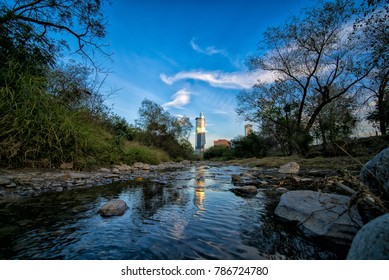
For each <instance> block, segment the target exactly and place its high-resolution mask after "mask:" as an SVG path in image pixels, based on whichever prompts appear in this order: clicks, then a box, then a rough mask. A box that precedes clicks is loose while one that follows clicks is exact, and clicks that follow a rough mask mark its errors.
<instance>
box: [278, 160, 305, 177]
mask: <svg viewBox="0 0 389 280" xmlns="http://www.w3.org/2000/svg"><path fill="white" fill-rule="evenodd" d="M299 171H300V165H299V164H298V163H297V162H295V161H291V162H288V163H287V164H284V165H282V166H280V168H279V169H278V173H283V174H297V173H299Z"/></svg>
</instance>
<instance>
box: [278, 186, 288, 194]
mask: <svg viewBox="0 0 389 280" xmlns="http://www.w3.org/2000/svg"><path fill="white" fill-rule="evenodd" d="M276 191H277V192H278V193H286V192H287V191H288V189H287V188H284V187H279V188H277V189H276Z"/></svg>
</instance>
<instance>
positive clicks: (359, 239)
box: [347, 213, 389, 260]
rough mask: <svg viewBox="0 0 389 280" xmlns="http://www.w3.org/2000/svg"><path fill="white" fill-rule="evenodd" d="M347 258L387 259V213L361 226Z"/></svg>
mask: <svg viewBox="0 0 389 280" xmlns="http://www.w3.org/2000/svg"><path fill="white" fill-rule="evenodd" d="M347 259H350V260H389V213H388V214H385V215H382V216H380V217H378V218H376V219H374V220H372V221H370V222H369V223H367V224H366V225H364V226H363V227H362V229H361V230H360V231H359V232H358V233H357V235H356V236H355V238H354V240H353V242H352V244H351V248H350V251H349V252H348V255H347Z"/></svg>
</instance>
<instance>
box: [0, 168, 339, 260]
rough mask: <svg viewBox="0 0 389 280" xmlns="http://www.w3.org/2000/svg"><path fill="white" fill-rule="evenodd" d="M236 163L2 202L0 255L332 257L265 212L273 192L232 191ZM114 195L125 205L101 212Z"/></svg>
mask: <svg viewBox="0 0 389 280" xmlns="http://www.w3.org/2000/svg"><path fill="white" fill-rule="evenodd" d="M246 170H247V168H245V167H242V166H227V165H202V164H197V165H193V166H187V167H185V168H181V169H178V170H173V171H166V172H157V173H155V174H154V175H153V176H149V177H148V178H147V179H139V178H137V179H134V180H128V181H123V182H115V183H112V184H107V185H100V186H93V187H88V188H79V189H77V188H74V189H70V190H65V191H62V192H55V193H52V192H48V193H43V194H41V195H38V196H35V197H28V198H24V199H19V200H17V201H13V202H12V203H5V204H2V205H1V208H0V259H82V260H110V259H112V260H136V259H155V260H164V259H167V260H172V259H179V260H185V259H219V260H220V259H222V260H223V259H236V260H238V259H338V258H342V256H340V255H338V254H337V253H335V252H332V251H331V250H329V249H328V248H326V247H325V246H324V245H322V244H320V243H318V242H316V241H315V240H309V239H308V238H306V237H304V236H300V234H299V233H298V232H295V231H294V230H293V229H289V228H287V227H286V226H285V225H283V224H282V223H280V222H278V221H277V220H276V219H275V217H274V214H273V211H274V208H275V206H276V203H277V201H278V197H277V195H275V194H274V193H273V192H269V190H268V187H263V188H259V189H258V193H257V194H256V195H255V196H250V197H241V196H237V195H235V194H234V193H233V192H232V191H231V189H233V188H234V185H233V184H232V181H231V178H232V176H233V175H237V174H241V173H243V172H245V171H246ZM115 198H119V199H122V200H124V201H125V202H126V204H127V205H128V206H129V209H128V210H127V211H126V212H125V213H124V214H123V215H121V216H115V217H109V218H106V217H101V216H100V215H99V214H98V210H99V209H100V207H101V206H102V205H104V204H105V203H106V202H107V201H109V200H110V199H115Z"/></svg>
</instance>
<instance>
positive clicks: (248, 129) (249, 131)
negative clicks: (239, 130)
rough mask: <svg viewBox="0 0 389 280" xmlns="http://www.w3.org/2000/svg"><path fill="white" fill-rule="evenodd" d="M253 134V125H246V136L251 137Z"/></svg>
mask: <svg viewBox="0 0 389 280" xmlns="http://www.w3.org/2000/svg"><path fill="white" fill-rule="evenodd" d="M252 132H253V126H252V125H251V124H246V125H245V126H244V136H246V137H247V136H249V134H250V133H252Z"/></svg>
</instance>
